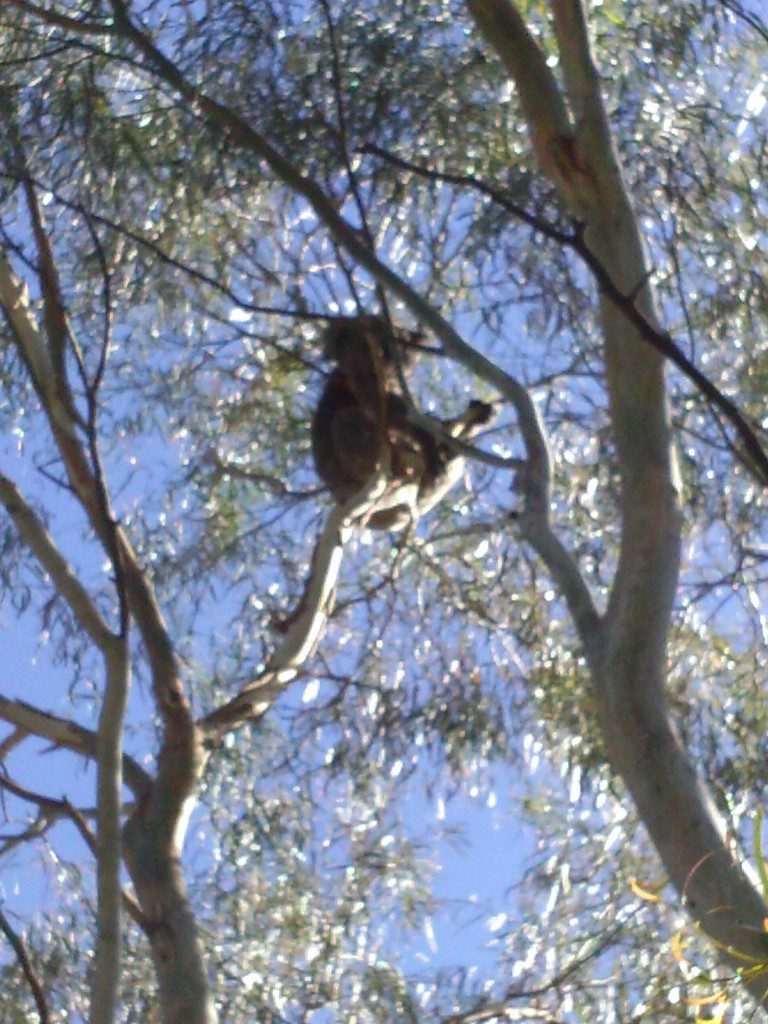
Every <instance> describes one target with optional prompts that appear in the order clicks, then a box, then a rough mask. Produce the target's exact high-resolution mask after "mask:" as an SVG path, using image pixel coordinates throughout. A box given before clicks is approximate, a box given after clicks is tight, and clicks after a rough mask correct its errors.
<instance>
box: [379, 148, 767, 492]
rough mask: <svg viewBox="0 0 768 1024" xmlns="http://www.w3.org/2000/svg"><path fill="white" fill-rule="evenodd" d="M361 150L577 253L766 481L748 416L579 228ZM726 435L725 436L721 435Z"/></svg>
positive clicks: (475, 183)
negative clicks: (624, 285)
mask: <svg viewBox="0 0 768 1024" xmlns="http://www.w3.org/2000/svg"><path fill="white" fill-rule="evenodd" d="M363 152H366V153H373V154H375V155H376V156H380V157H382V159H384V160H386V161H388V162H389V163H391V164H393V165H394V166H395V167H401V168H403V170H407V171H411V172H412V173H414V174H418V175H419V176H420V177H423V178H426V179H429V180H432V181H444V182H446V183H447V184H450V185H458V186H465V187H468V188H472V189H474V190H475V191H477V192H479V193H480V194H481V195H484V196H487V197H488V198H489V199H491V201H492V202H494V203H496V204H497V205H498V206H500V207H501V208H502V209H504V210H506V211H507V213H510V214H512V216H513V217H515V218H517V219H518V220H520V221H522V222H523V223H524V224H527V225H528V226H529V227H530V228H532V229H533V230H534V231H538V232H540V233H541V234H542V235H544V236H545V237H546V238H549V239H551V240H552V241H554V242H557V243H558V244H560V245H562V246H565V247H566V248H568V249H570V250H571V251H572V252H574V253H576V255H577V256H578V257H579V258H580V259H581V261H582V262H583V263H584V265H585V266H586V267H587V268H588V269H589V270H590V271H591V273H592V276H593V277H594V279H595V281H596V282H597V285H598V287H599V289H600V291H601V292H602V294H603V295H605V296H606V297H607V298H609V299H610V300H611V302H613V303H614V304H615V306H616V308H617V309H619V310H620V311H621V312H622V313H623V314H624V315H625V316H626V318H627V320H629V322H630V323H631V324H632V326H633V327H635V328H636V329H637V331H638V333H639V334H640V336H641V337H642V339H643V341H646V342H647V343H648V344H649V345H650V346H651V347H652V348H655V349H656V351H657V352H660V353H661V354H662V355H664V356H666V358H667V359H668V360H669V361H670V362H671V363H672V364H673V365H674V366H676V367H677V368H678V370H680V372H681V373H682V374H683V375H684V376H685V377H687V378H688V380H690V381H691V382H692V383H693V384H694V385H695V386H696V387H697V388H698V390H699V391H700V392H701V393H702V394H703V395H704V397H705V398H706V399H707V401H708V402H709V403H711V405H712V406H713V407H714V408H715V409H719V410H720V412H722V414H723V415H724V416H725V418H726V419H727V420H728V422H729V423H730V424H731V426H732V427H733V428H734V430H735V431H736V433H737V434H738V436H739V439H740V440H741V443H742V445H743V448H744V450H743V452H742V451H741V450H740V449H739V448H737V447H735V446H734V444H733V443H732V442H730V441H728V442H727V443H728V447H729V449H730V451H731V452H732V453H733V455H734V456H735V458H737V459H738V460H739V462H740V463H741V464H742V465H743V466H744V468H745V469H746V471H747V472H748V473H750V475H751V476H752V477H753V478H754V479H755V480H756V481H757V482H758V483H759V484H760V485H761V486H763V487H765V486H768V453H767V452H766V450H765V447H764V445H763V442H762V441H761V440H760V438H759V436H758V434H757V431H756V429H755V428H754V427H753V426H752V425H751V424H750V423H749V422H748V420H747V419H746V417H745V416H744V414H743V413H742V412H741V411H740V409H739V408H738V406H737V405H736V404H735V402H733V401H732V400H731V399H730V398H728V396H727V395H726V394H724V393H723V392H722V391H721V390H720V389H719V388H718V387H717V385H716V384H714V383H713V382H712V381H711V380H710V379H709V377H707V376H706V374H704V373H702V371H701V370H699V368H698V367H697V366H696V364H695V363H694V362H693V361H692V360H691V359H689V358H688V356H686V354H685V352H684V351H683V349H682V348H681V347H680V346H679V345H678V344H677V343H676V342H675V341H674V339H673V338H672V336H671V334H669V333H668V332H667V331H663V330H661V329H660V328H659V327H657V326H656V324H655V322H654V321H653V320H651V319H650V317H648V316H647V315H646V313H645V312H643V311H642V310H641V309H640V308H639V306H638V303H637V293H636V291H635V292H633V293H631V294H625V293H624V292H623V291H622V290H621V289H620V288H619V287H618V285H617V284H616V283H615V282H614V280H613V277H612V276H611V273H610V272H609V271H608V270H607V269H606V267H605V265H604V264H603V263H602V262H601V260H600V259H599V258H598V257H597V256H596V255H595V254H594V253H593V252H592V250H591V249H590V248H589V246H588V245H587V243H586V241H585V238H584V231H583V230H582V228H581V227H580V226H579V225H577V226H576V228H575V230H573V231H570V232H569V231H563V230H562V228H559V227H557V226H556V225H554V224H551V223H550V222H549V221H548V220H546V219H545V218H543V217H539V216H537V215H536V214H533V213H529V211H528V210H526V209H525V208H524V207H522V206H520V205H519V204H518V203H515V202H514V201H513V200H512V199H510V198H509V196H507V194H506V193H505V191H504V190H503V189H501V188H498V187H496V186H494V185H489V184H488V183H487V182H484V181H481V180H480V179H479V178H476V177H474V176H473V175H468V174H452V173H450V172H447V171H437V170H435V169H434V168H431V167H424V166H422V165H420V164H415V163H413V162H412V161H411V160H406V159H404V158H403V157H400V156H396V155H395V154H394V153H389V152H387V151H386V150H384V149H381V148H380V147H379V146H366V147H364V149H363ZM726 440H727V439H726Z"/></svg>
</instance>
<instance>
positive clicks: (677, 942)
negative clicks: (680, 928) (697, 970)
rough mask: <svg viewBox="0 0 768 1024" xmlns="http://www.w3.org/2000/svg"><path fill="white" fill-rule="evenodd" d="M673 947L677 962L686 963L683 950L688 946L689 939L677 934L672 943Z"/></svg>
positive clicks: (679, 933)
mask: <svg viewBox="0 0 768 1024" xmlns="http://www.w3.org/2000/svg"><path fill="white" fill-rule="evenodd" d="M670 945H671V947H672V956H673V957H674V958H675V960H677V962H678V963H679V964H682V963H685V957H684V956H683V949H684V948H685V947H686V946H687V945H688V941H687V939H684V938H683V933H682V932H675V934H674V935H673V936H672V941H671V943H670Z"/></svg>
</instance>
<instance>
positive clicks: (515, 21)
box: [467, 0, 571, 169]
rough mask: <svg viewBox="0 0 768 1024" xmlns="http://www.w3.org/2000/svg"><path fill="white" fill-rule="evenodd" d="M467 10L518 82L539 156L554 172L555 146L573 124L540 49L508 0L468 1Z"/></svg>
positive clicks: (546, 166) (542, 164) (543, 165)
mask: <svg viewBox="0 0 768 1024" xmlns="http://www.w3.org/2000/svg"><path fill="white" fill-rule="evenodd" d="M467 7H468V8H469V11H470V13H471V14H472V16H473V17H474V19H475V21H476V22H477V24H478V26H479V27H480V30H481V32H482V33H483V35H484V36H485V37H486V39H487V40H488V42H489V43H490V45H491V46H492V47H493V48H494V49H495V50H496V53H497V54H498V55H499V57H500V58H501V61H502V63H503V65H504V67H505V68H506V70H507V71H508V73H509V75H510V77H511V78H512V79H513V81H514V82H515V85H516V86H517V93H518V96H519V97H520V103H521V105H522V108H523V114H524V115H525V120H526V122H527V124H528V128H529V130H530V133H531V141H532V142H533V147H534V149H535V151H536V155H537V156H538V158H539V161H540V163H541V166H542V168H547V169H551V167H552V160H553V144H554V142H555V140H557V139H559V138H562V137H566V136H569V135H570V133H571V124H570V119H569V116H568V111H567V109H566V107H565V104H564V103H563V99H562V96H561V94H560V88H559V86H558V84H557V82H556V81H555V77H554V75H553V74H552V72H551V71H550V69H549V68H548V67H547V62H546V57H545V56H544V53H543V52H542V49H541V47H540V46H539V44H538V42H537V41H536V39H535V38H534V37H533V35H532V34H531V31H530V29H529V28H528V26H527V25H526V23H525V21H524V20H523V18H522V17H521V15H520V12H519V11H518V9H517V7H516V6H515V5H514V3H510V2H509V0H468V2H467Z"/></svg>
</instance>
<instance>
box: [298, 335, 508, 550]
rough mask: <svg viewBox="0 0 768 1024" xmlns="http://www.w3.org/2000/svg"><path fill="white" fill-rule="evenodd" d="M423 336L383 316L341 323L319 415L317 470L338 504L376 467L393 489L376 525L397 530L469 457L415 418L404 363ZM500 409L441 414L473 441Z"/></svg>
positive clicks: (439, 493)
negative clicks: (404, 384) (403, 379)
mask: <svg viewBox="0 0 768 1024" xmlns="http://www.w3.org/2000/svg"><path fill="white" fill-rule="evenodd" d="M415 340H416V336H415V335H413V334H412V333H411V332H408V331H402V330H397V329H395V330H393V329H392V328H391V327H390V325H389V324H388V322H387V321H386V320H385V319H384V318H382V317H374V316H361V317H347V318H343V319H339V320H335V321H334V322H333V323H331V324H330V326H329V327H328V329H327V330H326V333H325V354H326V355H327V356H328V357H329V358H331V359H333V360H334V361H335V363H336V367H335V369H334V370H333V372H332V373H331V375H330V376H329V378H328V380H327V381H326V384H325V388H324V389H323V393H322V395H321V397H320V401H319V403H318V406H317V409H316V410H315V415H314V417H313V420H312V454H313V457H314V462H315V468H316V470H317V473H318V475H319V476H320V478H321V479H322V480H323V482H324V483H325V484H326V485H327V486H328V488H329V489H330V491H331V493H332V494H333V496H334V497H335V498H336V500H337V501H339V502H343V501H347V500H348V499H349V498H351V497H353V495H355V494H357V493H358V492H359V491H360V490H361V489H362V488H363V487H364V486H365V484H366V483H367V481H368V480H370V479H371V477H372V475H373V474H374V473H375V472H376V470H377V467H378V468H379V470H380V471H381V470H383V471H384V472H385V473H386V478H387V479H386V487H385V490H384V493H383V494H382V496H381V498H380V499H379V500H378V501H377V502H376V506H375V508H374V509H373V511H372V512H371V513H370V514H369V516H368V518H367V521H366V525H367V526H368V527H369V528H370V529H373V530H397V529H402V528H403V527H405V526H408V525H409V524H410V523H412V522H414V521H415V520H416V519H417V518H418V516H420V515H422V514H423V513H424V512H427V511H429V509H431V508H432V507H433V506H434V505H436V504H437V502H438V501H439V500H440V498H442V497H443V495H444V494H446V493H447V492H448V491H449V490H450V489H451V488H452V487H453V486H454V485H455V484H456V482H457V481H458V480H459V479H460V477H461V473H462V471H463V468H464V461H465V460H464V456H462V455H460V454H459V453H458V452H456V451H455V450H454V449H453V448H451V447H450V445H448V444H446V442H444V441H441V440H440V439H439V438H437V437H435V436H433V435H432V434H431V433H429V431H427V430H425V429H424V428H422V427H420V426H417V425H416V424H413V423H411V422H410V420H409V418H408V404H407V402H406V400H405V398H404V397H403V394H402V390H401V388H400V384H399V380H398V373H397V366H398V364H399V366H400V367H401V368H402V367H405V366H407V365H408V364H409V363H410V362H411V361H412V350H413V347H414V342H415ZM495 412H496V410H495V408H494V407H493V406H492V405H489V404H488V403H487V402H480V401H472V402H470V403H469V405H468V407H467V409H466V410H465V412H464V413H462V414H461V415H460V416H457V417H455V418H454V419H449V420H438V419H435V420H434V422H435V425H436V426H437V427H439V428H440V430H442V432H443V433H445V434H448V435H450V436H451V437H455V438H458V439H460V440H462V441H466V440H468V439H469V438H471V437H472V436H473V435H474V434H476V433H477V432H478V430H479V429H480V428H481V427H482V426H484V425H485V424H487V423H489V422H490V421H491V419H492V418H493V416H494V415H495Z"/></svg>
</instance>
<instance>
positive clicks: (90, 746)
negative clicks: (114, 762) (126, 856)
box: [0, 697, 151, 796]
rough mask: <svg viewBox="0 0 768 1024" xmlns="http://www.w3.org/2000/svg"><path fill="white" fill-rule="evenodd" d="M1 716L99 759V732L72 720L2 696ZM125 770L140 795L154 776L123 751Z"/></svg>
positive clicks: (36, 733)
mask: <svg viewBox="0 0 768 1024" xmlns="http://www.w3.org/2000/svg"><path fill="white" fill-rule="evenodd" d="M0 718H2V719H4V720H5V721H6V722H10V723H11V724H12V725H15V726H16V727H17V731H18V730H19V729H22V730H23V731H24V732H25V733H26V734H27V735H32V736H37V737H39V738H40V739H44V740H49V741H50V742H51V743H52V744H54V746H57V747H64V748H65V749H66V750H71V751H73V753H76V754H80V755H81V756H82V757H88V758H90V759H91V760H95V759H96V756H97V743H96V733H94V732H92V731H91V730H90V729H86V728H85V727H84V726H82V725H78V724H77V723H76V722H72V721H70V720H69V719H65V718H58V717H57V716H56V715H51V714H49V713H48V712H47V711H41V710H40V709H39V708H36V707H33V705H31V704H27V703H25V702H24V701H21V700H9V699H8V698H6V697H0ZM123 772H124V774H125V781H126V784H127V785H128V786H129V788H130V789H131V791H132V792H133V793H134V794H135V795H136V796H141V795H142V794H143V793H145V792H146V790H147V788H148V786H149V784H150V782H151V778H150V776H149V775H148V774H147V773H146V772H145V771H144V769H143V768H142V767H141V765H139V763H138V762H137V761H135V760H134V759H133V758H132V757H131V756H130V754H123Z"/></svg>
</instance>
